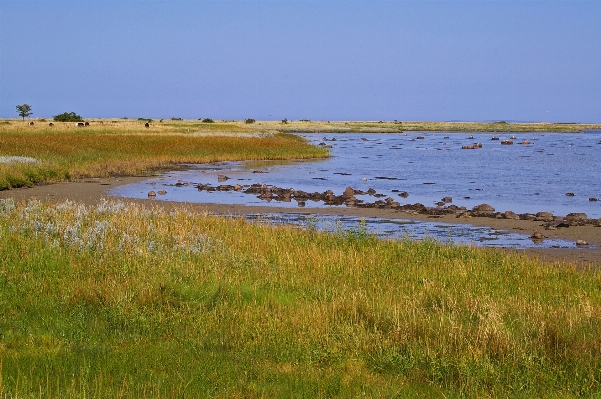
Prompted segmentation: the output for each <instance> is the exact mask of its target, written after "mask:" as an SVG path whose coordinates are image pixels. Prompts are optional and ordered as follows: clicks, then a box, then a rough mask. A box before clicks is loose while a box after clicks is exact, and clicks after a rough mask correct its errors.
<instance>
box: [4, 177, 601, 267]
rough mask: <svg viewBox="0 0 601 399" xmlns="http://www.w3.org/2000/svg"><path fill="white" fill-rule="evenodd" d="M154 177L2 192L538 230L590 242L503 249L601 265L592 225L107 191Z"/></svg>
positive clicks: (89, 201) (598, 231) (600, 232)
mask: <svg viewBox="0 0 601 399" xmlns="http://www.w3.org/2000/svg"><path fill="white" fill-rule="evenodd" d="M151 177H152V176H133V177H111V178H89V179H82V180H78V181H71V182H61V183H54V184H49V185H39V186H34V187H30V188H16V189H11V190H5V191H0V199H5V198H13V199H14V200H16V201H27V200H29V199H33V198H37V199H39V200H40V201H44V202H52V203H56V202H62V201H65V200H71V201H76V202H81V203H83V204H86V205H95V204H97V203H98V202H99V201H100V199H102V198H105V199H112V200H121V201H129V202H134V203H139V204H142V205H144V206H161V207H164V208H166V209H173V208H177V207H186V208H189V209H192V210H197V211H208V212H210V213H213V214H220V215H244V214H248V213H297V214H320V215H343V216H354V217H366V218H371V217H382V218H388V219H405V220H414V221H424V222H434V221H435V222H441V223H449V224H457V225H473V226H486V227H491V228H494V229H497V230H504V231H509V232H513V233H520V234H526V235H530V234H532V233H534V232H535V231H539V232H541V233H542V234H544V235H545V236H547V238H549V239H563V240H569V241H576V240H584V241H586V242H588V245H587V246H583V247H577V248H525V249H515V248H510V249H502V250H505V251H508V252H512V253H520V254H524V255H527V256H529V257H534V258H539V259H541V260H544V261H547V262H569V263H575V264H576V265H577V266H578V267H587V266H599V265H601V227H596V226H593V225H585V226H570V227H568V228H558V229H557V230H545V229H544V227H543V226H542V225H543V222H540V221H530V220H512V219H492V218H487V217H471V218H457V217H455V216H454V215H441V216H437V217H435V218H433V217H431V216H428V215H423V214H415V213H407V212H404V211H399V210H394V209H374V208H354V207H336V208H310V207H306V208H298V209H297V208H294V209H291V208H286V207H275V206H247V205H221V204H207V203H190V202H173V201H162V200H155V199H148V200H147V199H134V198H124V197H115V196H110V195H108V194H107V193H106V191H107V190H108V189H110V188H114V187H116V186H120V185H125V184H130V183H136V182H140V181H143V180H147V179H149V178H151Z"/></svg>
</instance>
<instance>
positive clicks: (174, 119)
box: [171, 118, 183, 121]
mask: <svg viewBox="0 0 601 399" xmlns="http://www.w3.org/2000/svg"><path fill="white" fill-rule="evenodd" d="M171 120H172V121H183V119H182V118H171Z"/></svg>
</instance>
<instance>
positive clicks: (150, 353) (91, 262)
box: [0, 200, 601, 398]
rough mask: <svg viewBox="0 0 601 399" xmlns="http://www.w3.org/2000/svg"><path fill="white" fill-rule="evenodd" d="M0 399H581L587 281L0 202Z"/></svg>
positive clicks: (317, 235) (589, 305)
mask: <svg viewBox="0 0 601 399" xmlns="http://www.w3.org/2000/svg"><path fill="white" fill-rule="evenodd" d="M0 214H1V216H2V217H1V218H0V259H3V261H2V266H1V267H0V308H1V309H2V312H3V316H2V317H1V318H0V361H1V364H2V383H3V388H2V389H3V391H2V393H3V395H4V396H5V397H40V398H46V397H78V398H79V397H136V398H138V397H224V398H225V397H359V396H367V397H397V396H422V397H429V396H442V395H445V396H446V397H455V396H489V397H507V396H523V397H557V396H565V397H571V396H581V395H584V396H595V395H599V394H600V381H601V340H600V339H599V333H598V332H599V331H600V329H601V274H600V273H599V272H598V271H577V270H576V269H575V268H574V267H571V266H570V265H561V264H555V265H549V264H542V263H540V262H537V261H535V260H531V259H527V258H525V257H520V256H517V255H515V256H507V255H505V254H504V253H502V252H498V251H491V250H483V249H478V248H473V247H459V246H443V245H440V244H438V243H436V242H433V241H423V242H408V241H399V242H395V241H382V240H378V239H376V238H375V237H373V236H371V235H370V234H368V233H366V232H365V231H364V230H363V229H362V228H361V226H358V228H357V229H355V230H351V231H344V230H337V231H333V232H330V233H321V232H317V231H315V230H314V229H312V228H307V229H300V228H298V227H290V226H269V225H262V224H252V223H248V222H246V221H244V220H242V219H238V218H226V217H214V216H212V215H209V214H195V213H192V212H190V211H189V210H187V209H185V208H182V209H181V210H177V211H172V212H167V211H165V210H163V209H161V208H145V207H142V206H140V205H134V204H129V203H125V202H115V201H111V202H101V203H100V204H98V205H97V206H90V207H86V206H84V205H81V204H77V203H71V202H65V203H62V204H57V205H46V204H43V203H40V202H36V201H31V202H28V203H16V204H15V203H14V202H13V201H11V200H5V201H1V202H0Z"/></svg>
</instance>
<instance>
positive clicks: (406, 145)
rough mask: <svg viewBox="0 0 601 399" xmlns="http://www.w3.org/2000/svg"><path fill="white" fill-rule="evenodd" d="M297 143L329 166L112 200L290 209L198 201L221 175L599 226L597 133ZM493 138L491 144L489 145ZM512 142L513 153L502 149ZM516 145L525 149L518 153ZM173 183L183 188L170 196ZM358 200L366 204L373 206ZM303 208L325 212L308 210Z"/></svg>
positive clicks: (250, 198) (133, 190)
mask: <svg viewBox="0 0 601 399" xmlns="http://www.w3.org/2000/svg"><path fill="white" fill-rule="evenodd" d="M300 135H301V136H303V137H305V138H307V139H308V140H309V141H310V142H312V143H314V144H318V143H320V142H323V143H326V144H329V145H332V149H331V150H330V151H331V157H330V158H329V159H325V160H308V161H307V160H306V161H286V162H231V163H219V164H211V165H190V170H188V171H183V172H173V173H167V174H165V175H163V176H160V177H158V178H154V179H151V180H148V181H145V182H141V183H136V184H132V185H128V186H122V187H118V188H116V189H115V190H112V191H111V192H110V194H112V195H115V196H122V197H132V198H147V194H148V191H149V190H151V189H154V190H155V191H157V190H160V189H161V188H162V189H165V190H166V191H167V194H166V195H164V196H157V199H159V200H169V201H182V202H201V203H220V204H249V205H267V206H268V205H270V204H271V205H275V206H280V207H281V206H286V207H291V208H296V207H297V204H296V202H294V201H292V202H290V203H282V202H274V201H271V202H270V203H269V202H267V201H264V200H260V199H258V198H256V196H254V195H248V194H243V193H238V192H225V193H219V192H213V193H207V192H199V191H198V190H197V189H196V188H195V187H194V186H193V184H196V183H203V184H207V183H209V184H211V185H213V186H217V185H219V184H223V183H220V182H218V181H217V176H218V175H226V176H228V177H229V178H230V179H229V180H227V182H225V183H227V184H241V185H244V184H253V183H262V184H267V185H273V186H277V187H284V188H294V189H297V190H304V191H308V192H324V191H326V190H332V191H333V192H334V193H335V194H337V195H338V194H342V192H343V191H344V189H345V188H346V187H352V188H354V189H360V190H364V191H367V190H368V189H369V188H373V189H375V190H376V191H377V192H378V193H382V194H385V195H387V196H391V197H393V198H395V200H397V201H399V202H400V203H401V204H405V203H410V204H413V203H417V202H419V203H422V204H424V205H426V206H434V205H435V203H436V202H438V201H440V200H441V198H443V197H451V198H452V199H453V204H455V205H458V206H465V207H467V208H472V207H473V206H475V205H478V204H482V203H487V204H489V205H492V206H493V207H494V208H495V209H496V210H497V211H502V212H503V211H506V210H512V211H514V212H516V213H536V212H540V211H545V212H552V213H553V214H555V215H566V214H568V213H570V212H584V213H586V214H587V215H588V216H589V217H591V218H592V217H594V218H599V217H601V181H600V178H601V133H600V132H589V133H573V134H572V133H513V134H491V133H469V134H468V133H466V134H463V133H431V132H424V133H420V132H411V133H407V134H373V133H372V134H361V133H353V134H349V133H345V134H318V133H314V134H300ZM470 136H473V138H470ZM493 136H497V137H498V138H499V140H491V138H492V137H493ZM512 136H514V137H515V139H514V140H513V142H514V144H513V145H502V144H501V141H502V140H505V139H510V138H511V137H512ZM418 137H420V138H418ZM422 137H423V138H422ZM524 140H528V141H529V142H530V144H528V145H525V144H524V145H521V144H518V143H520V142H523V141H524ZM476 142H479V143H482V148H479V149H474V150H466V149H462V148H461V147H462V146H463V145H468V144H473V143H476ZM257 172H262V173H257ZM178 181H181V182H184V183H186V182H187V183H190V185H188V186H181V187H176V186H175V184H176V183H177V182H178ZM393 190H399V191H406V192H407V193H409V196H408V197H407V198H401V197H399V196H398V193H396V192H393ZM567 193H572V194H574V195H573V196H567V195H566V194H567ZM358 198H360V199H364V200H366V201H371V202H373V201H374V200H375V199H376V198H373V197H370V196H364V197H363V198H361V197H360V196H358ZM590 198H597V199H599V201H590V200H589V199H590ZM306 206H307V207H325V206H326V205H323V204H321V203H317V202H311V201H309V202H307V205H306ZM343 206H344V205H343Z"/></svg>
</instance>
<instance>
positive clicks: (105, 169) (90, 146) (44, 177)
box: [0, 121, 328, 189]
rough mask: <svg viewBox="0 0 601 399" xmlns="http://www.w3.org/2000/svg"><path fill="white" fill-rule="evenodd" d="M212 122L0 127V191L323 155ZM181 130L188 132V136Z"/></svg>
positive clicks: (288, 138)
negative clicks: (207, 129) (206, 129)
mask: <svg viewBox="0 0 601 399" xmlns="http://www.w3.org/2000/svg"><path fill="white" fill-rule="evenodd" d="M207 125H211V129H214V130H213V133H219V135H216V134H206V133H203V132H199V129H197V128H196V127H194V124H188V127H181V126H178V125H177V124H163V125H159V126H158V127H155V126H154V125H153V127H152V128H149V129H145V128H144V126H143V124H141V123H127V122H120V121H119V122H118V121H114V123H112V122H111V121H106V123H105V122H103V123H102V124H100V122H98V121H97V122H93V123H92V125H91V126H89V127H86V128H76V127H74V126H73V124H71V123H55V125H54V126H53V127H49V126H48V124H47V123H45V124H42V123H41V122H40V123H36V124H34V126H28V125H27V123H26V122H22V123H21V122H14V123H10V124H4V125H0V189H8V188H12V187H19V186H30V185H32V184H35V183H48V182H54V181H60V180H69V179H79V178H84V177H108V176H131V175H148V174H151V173H152V172H153V171H157V170H167V169H177V168H179V167H180V166H179V165H181V164H185V163H205V162H214V161H228V160H249V159H255V160H257V159H258V160H267V159H291V158H314V157H327V156H328V152H327V150H324V149H321V148H317V147H315V146H311V145H308V144H307V143H306V142H305V141H304V140H302V139H301V138H299V137H297V136H293V135H288V134H281V133H277V132H273V133H269V132H267V133H261V132H254V133H253V132H251V133H252V134H250V133H249V132H239V131H237V130H236V129H229V130H227V129H223V128H222V127H220V126H219V125H218V124H207ZM188 130H191V131H192V132H191V133H189V132H188Z"/></svg>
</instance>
